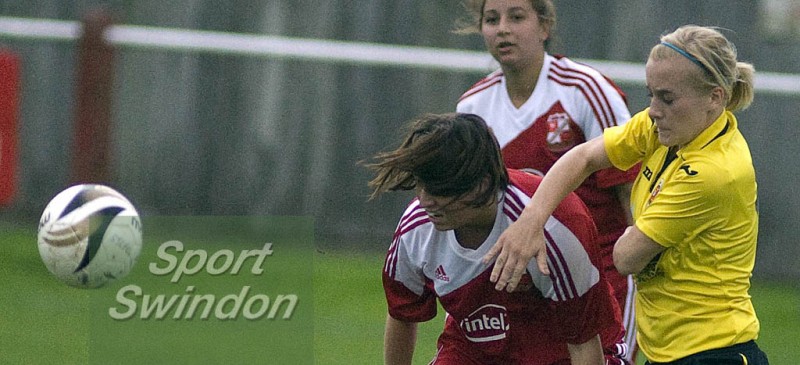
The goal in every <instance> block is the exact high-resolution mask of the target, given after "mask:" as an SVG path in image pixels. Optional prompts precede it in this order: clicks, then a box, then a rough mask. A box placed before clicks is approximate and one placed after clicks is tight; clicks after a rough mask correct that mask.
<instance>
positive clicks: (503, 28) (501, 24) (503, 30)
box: [497, 16, 509, 34]
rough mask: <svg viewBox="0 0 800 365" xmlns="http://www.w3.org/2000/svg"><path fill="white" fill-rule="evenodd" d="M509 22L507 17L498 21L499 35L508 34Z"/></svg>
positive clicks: (502, 17)
mask: <svg viewBox="0 0 800 365" xmlns="http://www.w3.org/2000/svg"><path fill="white" fill-rule="evenodd" d="M508 29H509V28H508V20H507V19H506V17H504V16H501V17H500V19H498V21H497V34H508V33H509V30H508Z"/></svg>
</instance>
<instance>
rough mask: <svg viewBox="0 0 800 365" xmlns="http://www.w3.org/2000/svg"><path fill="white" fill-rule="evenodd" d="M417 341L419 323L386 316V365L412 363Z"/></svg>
mask: <svg viewBox="0 0 800 365" xmlns="http://www.w3.org/2000/svg"><path fill="white" fill-rule="evenodd" d="M416 342H417V324H416V323H415V322H403V321H401V320H398V319H394V318H392V316H390V315H387V316H386V330H385V332H384V336H383V363H384V364H386V365H410V364H411V359H412V358H413V356H414V346H415V344H416Z"/></svg>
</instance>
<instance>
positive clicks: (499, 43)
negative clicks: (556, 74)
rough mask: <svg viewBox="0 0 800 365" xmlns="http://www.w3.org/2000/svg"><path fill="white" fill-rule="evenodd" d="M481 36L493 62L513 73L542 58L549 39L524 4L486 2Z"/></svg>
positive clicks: (510, 0) (508, 0) (504, 0)
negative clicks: (512, 69)
mask: <svg viewBox="0 0 800 365" xmlns="http://www.w3.org/2000/svg"><path fill="white" fill-rule="evenodd" d="M481 33H482V34H483V40H484V42H485V43H486V48H487V49H488V50H489V53H491V55H492V56H493V57H494V58H495V59H496V60H497V62H499V63H500V64H501V65H502V66H503V67H514V68H517V69H522V68H524V67H526V66H528V65H531V64H532V62H533V60H538V59H540V58H541V57H542V55H543V54H544V41H545V40H547V37H548V36H549V34H548V32H547V31H546V29H544V27H543V26H542V25H541V24H540V23H539V16H538V14H537V13H536V12H535V11H534V10H533V6H532V5H531V3H530V1H528V0H486V2H485V3H484V7H483V19H482V20H481Z"/></svg>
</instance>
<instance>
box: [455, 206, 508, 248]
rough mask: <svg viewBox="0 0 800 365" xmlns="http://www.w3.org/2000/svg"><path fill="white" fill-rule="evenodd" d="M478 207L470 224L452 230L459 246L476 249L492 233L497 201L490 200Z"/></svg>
mask: <svg viewBox="0 0 800 365" xmlns="http://www.w3.org/2000/svg"><path fill="white" fill-rule="evenodd" d="M477 209H479V211H478V214H477V215H476V217H475V220H474V221H473V223H472V224H470V225H466V226H463V227H460V228H457V229H455V230H454V233H455V235H456V240H458V244H459V245H461V247H464V248H469V249H473V250H474V249H477V248H478V247H480V246H481V245H482V244H483V242H484V241H486V239H487V238H488V237H489V234H491V233H492V228H494V220H495V218H496V217H497V209H498V208H497V202H492V203H490V204H487V205H486V206H484V207H481V208H477Z"/></svg>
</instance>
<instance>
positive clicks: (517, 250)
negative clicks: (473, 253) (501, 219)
mask: <svg viewBox="0 0 800 365" xmlns="http://www.w3.org/2000/svg"><path fill="white" fill-rule="evenodd" d="M495 257H496V258H497V260H496V261H495V265H494V269H493V270H492V274H491V276H490V278H489V280H491V281H492V282H493V283H496V284H495V287H494V288H495V289H497V290H503V289H505V290H506V291H507V292H509V293H510V292H513V291H514V289H516V288H517V284H519V280H520V278H522V275H523V274H524V273H525V268H526V267H527V266H528V263H529V262H530V261H531V259H532V258H534V257H535V258H536V263H537V265H538V266H539V271H541V272H542V274H544V275H550V269H549V268H548V267H547V247H546V246H545V243H544V232H543V231H542V230H541V229H535V227H534V225H531V224H528V223H527V222H522V221H520V220H518V221H517V222H515V223H513V224H511V226H509V227H508V229H506V231H505V232H503V234H501V235H500V238H499V239H498V240H497V243H496V244H495V245H494V247H492V249H491V250H489V252H488V253H486V256H484V257H483V261H484V262H486V263H488V262H490V261H491V260H492V259H494V258H495Z"/></svg>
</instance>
